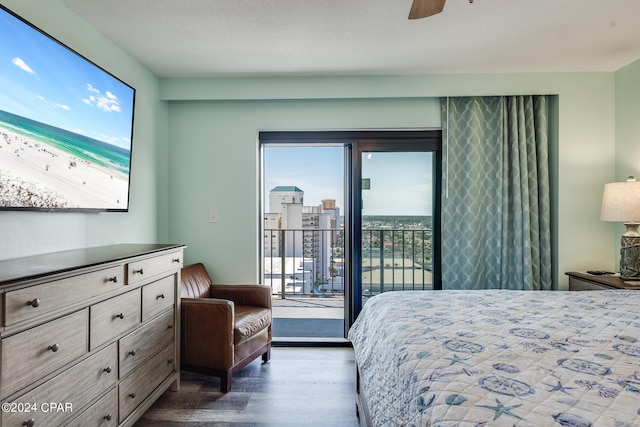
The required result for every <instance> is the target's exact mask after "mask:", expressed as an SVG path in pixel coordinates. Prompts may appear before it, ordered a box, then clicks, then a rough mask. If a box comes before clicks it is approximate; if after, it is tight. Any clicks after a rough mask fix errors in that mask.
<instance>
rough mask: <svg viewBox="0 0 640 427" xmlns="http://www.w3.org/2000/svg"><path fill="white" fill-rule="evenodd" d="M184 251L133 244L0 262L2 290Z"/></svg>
mask: <svg viewBox="0 0 640 427" xmlns="http://www.w3.org/2000/svg"><path fill="white" fill-rule="evenodd" d="M183 247H184V245H170V244H147V243H139V244H133V243H132V244H120V245H110V246H98V247H92V248H84V249H73V250H68V251H62V252H52V253H48V254H42V255H32V256H28V257H23V258H15V259H8V260H5V261H0V288H1V287H3V286H7V285H11V284H13V283H16V282H25V281H31V280H36V279H39V278H43V277H50V276H55V275H58V274H62V273H68V272H71V271H73V270H80V269H83V268H89V267H95V266H99V265H101V264H108V263H112V262H117V261H120V260H123V259H127V258H131V257H136V256H143V255H148V254H152V253H154V252H160V251H164V250H169V249H179V248H183Z"/></svg>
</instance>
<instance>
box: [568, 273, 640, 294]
mask: <svg viewBox="0 0 640 427" xmlns="http://www.w3.org/2000/svg"><path fill="white" fill-rule="evenodd" d="M566 274H567V276H569V290H570V291H602V290H605V289H634V290H640V281H638V280H622V279H621V278H620V275H619V274H603V275H596V274H589V273H584V272H582V273H580V272H569V273H566Z"/></svg>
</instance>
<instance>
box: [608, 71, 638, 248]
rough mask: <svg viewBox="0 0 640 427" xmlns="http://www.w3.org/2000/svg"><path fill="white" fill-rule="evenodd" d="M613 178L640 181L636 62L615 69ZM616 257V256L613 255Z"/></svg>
mask: <svg viewBox="0 0 640 427" xmlns="http://www.w3.org/2000/svg"><path fill="white" fill-rule="evenodd" d="M615 164H616V168H615V169H616V181H624V180H625V179H626V178H627V177H628V176H629V175H633V176H635V177H636V179H638V180H640V61H636V62H634V63H632V64H630V65H628V66H626V67H624V68H622V69H621V70H619V71H618V72H616V161H615ZM622 233H624V226H623V225H622V224H617V225H616V226H615V239H614V240H615V241H614V247H615V250H616V252H619V250H620V237H619V236H620V235H622ZM616 258H617V259H618V260H619V259H620V256H619V254H617V256H616Z"/></svg>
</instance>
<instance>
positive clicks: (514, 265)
mask: <svg viewBox="0 0 640 427" xmlns="http://www.w3.org/2000/svg"><path fill="white" fill-rule="evenodd" d="M547 105H548V102H547V97H545V96H503V97H461V98H446V99H443V100H442V104H441V106H442V122H443V146H444V150H443V154H444V158H443V171H442V172H443V178H442V287H443V289H525V290H549V289H552V287H553V284H552V270H551V224H550V222H551V209H550V197H549V156H548V126H547V113H548V106H547Z"/></svg>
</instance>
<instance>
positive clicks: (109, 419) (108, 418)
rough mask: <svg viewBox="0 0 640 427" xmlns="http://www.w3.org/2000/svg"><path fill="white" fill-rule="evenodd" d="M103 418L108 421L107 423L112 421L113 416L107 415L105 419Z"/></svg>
mask: <svg viewBox="0 0 640 427" xmlns="http://www.w3.org/2000/svg"><path fill="white" fill-rule="evenodd" d="M102 418H104V419H105V420H107V421H111V414H107V415H105V416H104V417H102Z"/></svg>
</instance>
